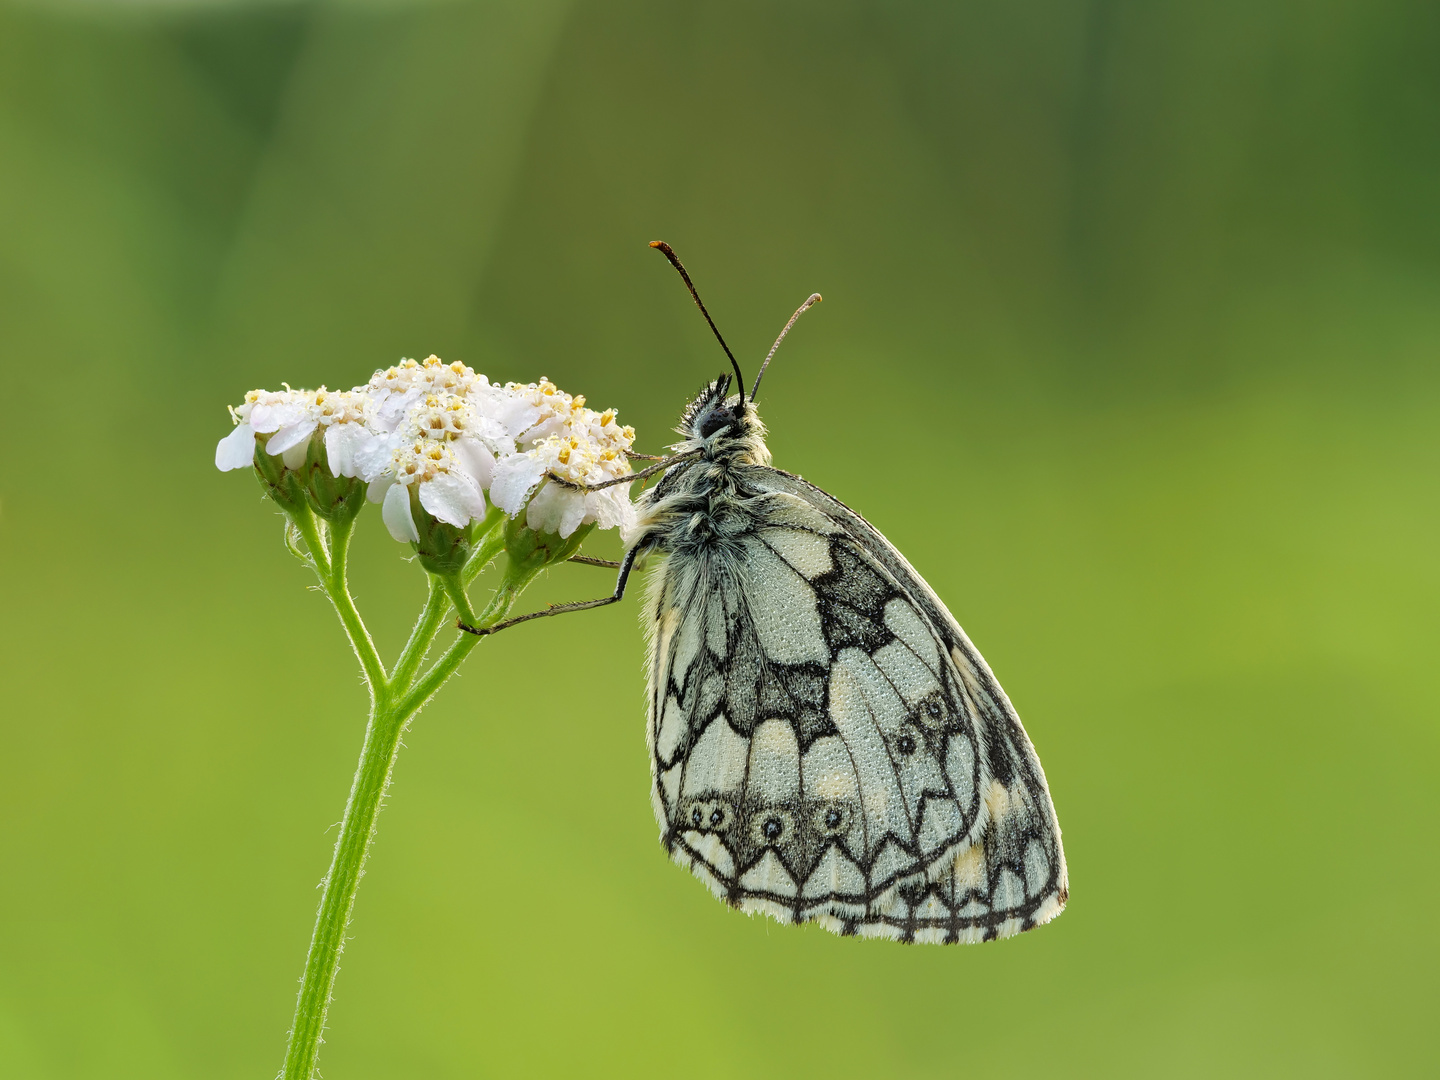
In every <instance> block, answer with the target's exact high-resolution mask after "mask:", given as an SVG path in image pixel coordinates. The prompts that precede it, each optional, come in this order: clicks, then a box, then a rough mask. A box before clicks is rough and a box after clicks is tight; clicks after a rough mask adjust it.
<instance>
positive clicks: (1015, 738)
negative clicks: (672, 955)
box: [647, 466, 1066, 941]
mask: <svg viewBox="0 0 1440 1080" xmlns="http://www.w3.org/2000/svg"><path fill="white" fill-rule="evenodd" d="M739 476H740V483H739V484H738V485H737V489H736V490H735V491H734V492H733V494H732V503H733V505H734V506H735V507H740V506H742V505H743V512H738V511H737V512H735V513H733V514H730V515H726V514H723V513H722V514H718V515H707V516H705V517H704V519H703V520H699V519H698V518H697V520H696V521H695V522H694V523H693V525H694V526H695V527H697V528H699V527H703V528H704V529H706V530H708V532H707V535H706V537H705V538H704V540H705V542H704V543H693V544H684V545H678V544H677V545H676V547H678V549H679V553H677V554H672V557H671V558H670V559H669V560H668V561H666V562H664V563H662V565H661V566H660V567H659V568H658V569H657V572H656V574H655V576H654V577H653V578H652V594H651V603H650V608H649V614H648V616H647V617H648V618H649V620H650V621H651V630H652V638H651V640H652V648H653V656H652V660H651V682H650V706H649V714H650V715H649V723H648V734H649V742H650V747H651V754H652V765H653V770H654V778H655V787H654V802H655V811H656V816H657V818H658V820H659V823H660V826H661V830H662V836H663V839H664V842H665V844H666V845H667V847H668V848H669V850H670V851H671V854H672V856H673V857H674V858H675V859H676V860H677V861H679V862H681V863H683V864H686V865H688V866H690V867H691V869H692V870H693V871H694V873H695V874H696V875H697V876H698V877H700V878H701V879H702V880H704V881H706V882H707V884H709V885H710V887H711V888H712V889H713V890H714V891H715V892H716V894H717V895H719V896H721V897H722V898H724V899H726V900H727V901H729V902H730V903H732V904H734V905H735V906H737V907H739V908H741V909H742V910H745V911H764V912H766V913H768V914H770V915H772V916H774V917H776V918H778V919H781V920H782V921H787V922H788V921H812V920H813V921H817V922H820V923H821V924H822V925H825V926H827V927H828V928H830V929H833V930H838V931H841V932H845V933H859V934H862V935H867V936H884V937H897V938H903V939H905V940H915V941H977V940H984V939H986V938H993V937H1002V936H1008V935H1010V934H1013V933H1016V932H1018V931H1020V930H1023V929H1028V928H1029V927H1030V926H1033V925H1036V924H1038V923H1041V922H1045V921H1048V920H1049V919H1050V918H1053V917H1054V915H1056V914H1058V913H1059V911H1060V909H1061V908H1062V907H1063V905H1064V902H1065V896H1066V881H1065V867H1064V856H1063V853H1062V850H1061V846H1060V834H1059V830H1058V828H1057V827H1056V824H1055V815H1054V810H1053V807H1052V806H1051V803H1050V797H1049V793H1048V790H1047V788H1046V785H1045V778H1044V774H1043V772H1042V771H1041V769H1040V764H1039V761H1038V760H1037V759H1036V757H1035V754H1034V751H1033V750H1032V749H1031V746H1030V743H1029V740H1028V738H1026V735H1025V732H1024V730H1023V728H1021V726H1020V722H1019V720H1018V718H1017V717H1016V716H1015V713H1014V710H1013V709H1011V707H1010V704H1009V702H1008V700H1006V698H1005V696H1004V693H1003V692H1002V691H1001V690H1000V688H999V686H998V684H997V683H996V682H995V680H994V677H993V676H992V675H991V673H990V671H989V668H988V667H986V665H985V662H984V660H983V659H981V658H980V655H979V653H978V652H976V650H975V649H974V647H973V646H972V645H971V644H970V642H969V640H968V639H967V638H966V637H965V635H964V633H963V632H962V631H961V630H960V627H959V626H958V624H956V622H955V620H954V619H953V618H952V617H951V616H950V614H949V612H948V611H946V610H945V608H944V605H942V604H941V603H940V601H939V600H938V599H937V598H936V597H935V595H934V594H933V593H932V592H931V591H930V589H929V588H928V586H926V584H925V583H924V581H923V580H922V579H921V578H920V577H919V575H917V574H916V573H915V571H914V570H913V569H911V567H910V566H909V564H908V563H906V562H905V560H904V558H903V557H902V556H900V554H899V553H898V552H897V551H895V549H894V548H893V547H892V546H891V545H890V544H889V543H888V542H887V541H886V540H885V539H884V538H883V537H882V536H881V535H880V534H879V533H878V532H877V531H876V530H875V529H874V528H873V527H871V526H870V525H869V524H868V523H867V522H865V521H864V519H863V518H861V517H860V516H859V515H857V514H855V513H853V512H852V511H850V510H849V509H848V508H846V507H845V506H844V505H843V504H841V503H840V502H839V501H838V500H835V499H833V498H832V497H830V496H829V495H827V494H825V493H824V492H822V491H820V490H819V489H818V488H815V487H813V486H812V485H810V484H807V483H805V482H804V481H802V480H800V479H799V478H798V477H793V476H791V475H789V474H787V473H783V472H780V471H778V470H774V469H769V468H765V467H760V466H752V467H748V468H745V469H744V470H743V473H740V474H739ZM671 550H672V551H675V550H676V548H672V549H671Z"/></svg>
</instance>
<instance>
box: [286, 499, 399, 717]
mask: <svg viewBox="0 0 1440 1080" xmlns="http://www.w3.org/2000/svg"><path fill="white" fill-rule="evenodd" d="M312 520H313V519H312ZM354 529H355V520H354V519H353V518H351V519H350V520H349V521H346V522H335V523H334V524H333V525H332V526H331V528H330V566H329V573H328V574H327V575H325V576H324V577H322V578H321V581H322V582H323V583H324V585H325V594H326V595H327V596H329V597H330V602H331V603H332V604H334V605H335V611H336V612H337V613H338V614H339V616H340V622H341V623H342V624H343V625H344V627H345V634H346V636H347V637H349V638H350V647H351V648H352V649H354V650H355V656H356V658H357V659H359V661H360V667H361V668H362V669H363V670H364V672H365V681H366V682H368V683H369V684H370V700H371V703H372V706H373V704H374V703H375V702H376V701H377V700H378V699H379V698H380V697H381V696H383V695H381V694H380V691H381V690H388V689H389V687H388V686H387V683H386V677H385V665H384V664H382V663H381V662H380V653H379V651H378V650H376V648H375V642H374V641H372V640H371V638H370V631H369V630H367V629H366V628H365V621H364V620H363V619H361V618H360V612H359V611H358V610H357V609H356V607H355V598H354V597H353V596H351V595H350V583H349V581H348V580H347V579H346V576H345V564H346V562H347V558H348V556H349V554H350V536H351V534H352V533H353V531H354ZM305 542H306V543H307V544H308V543H309V542H310V538H309V537H308V536H307V537H306V538H305Z"/></svg>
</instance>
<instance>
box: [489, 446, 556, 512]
mask: <svg viewBox="0 0 1440 1080" xmlns="http://www.w3.org/2000/svg"><path fill="white" fill-rule="evenodd" d="M543 475H545V464H544V463H543V462H540V461H536V460H535V459H534V458H532V457H530V456H529V455H527V454H515V455H514V456H512V457H508V458H502V459H501V460H500V461H498V462H497V463H496V464H495V475H494V477H493V478H492V479H491V483H490V501H491V502H492V503H494V504H495V505H496V506H498V507H499V508H500V509H501V510H504V511H505V513H507V514H509V515H510V516H511V517H515V516H516V515H517V514H519V513H520V508H521V507H522V506H524V505H525V498H526V496H528V495H529V494H530V489H531V488H533V487H534V486H535V485H536V484H538V483H539V482H540V477H542V476H543Z"/></svg>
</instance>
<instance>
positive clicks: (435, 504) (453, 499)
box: [420, 472, 485, 529]
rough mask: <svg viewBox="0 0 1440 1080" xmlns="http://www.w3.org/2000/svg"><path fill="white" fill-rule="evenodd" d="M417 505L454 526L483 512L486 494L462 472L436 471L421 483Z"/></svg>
mask: <svg viewBox="0 0 1440 1080" xmlns="http://www.w3.org/2000/svg"><path fill="white" fill-rule="evenodd" d="M420 505H421V506H423V507H424V508H425V509H426V510H428V511H429V512H430V513H431V514H432V515H434V516H435V517H437V518H439V519H440V520H441V521H443V522H445V524H447V525H454V526H455V527H456V528H457V529H458V528H463V527H464V526H466V525H468V524H470V519H471V518H481V517H484V516H485V496H484V495H482V494H480V489H479V488H478V487H476V486H475V482H474V481H473V480H471V479H470V478H469V477H468V476H465V475H464V474H463V473H449V472H442V473H438V474H437V475H436V476H435V479H433V480H426V481H425V482H424V483H422V484H421V485H420Z"/></svg>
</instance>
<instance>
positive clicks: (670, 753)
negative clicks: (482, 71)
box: [490, 241, 1069, 943]
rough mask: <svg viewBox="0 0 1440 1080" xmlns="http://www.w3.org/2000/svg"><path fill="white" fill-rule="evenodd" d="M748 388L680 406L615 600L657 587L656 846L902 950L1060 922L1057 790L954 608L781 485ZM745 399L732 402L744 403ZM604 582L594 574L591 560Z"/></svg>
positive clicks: (733, 898)
mask: <svg viewBox="0 0 1440 1080" xmlns="http://www.w3.org/2000/svg"><path fill="white" fill-rule="evenodd" d="M651 246H652V247H656V248H659V249H660V250H661V252H662V253H663V254H665V256H666V257H667V258H668V259H669V260H670V261H671V263H672V264H673V265H674V266H675V268H676V269H677V270H678V271H679V272H680V275H681V277H682V278H683V279H684V281H685V284H686V286H687V288H689V290H690V293H691V295H692V297H693V298H694V300H695V303H696V304H697V305H698V306H699V308H700V310H701V312H702V314H704V316H705V319H706V321H707V322H708V323H709V324H710V328H711V330H712V331H713V332H714V334H715V337H716V338H717V339H718V340H719V341H720V344H721V346H722V347H723V348H724V349H725V352H726V355H727V356H729V357H730V362H731V365H732V368H733V371H734V380H733V382H732V379H731V376H730V374H728V373H727V374H724V375H722V376H720V377H719V378H717V379H715V380H714V381H712V382H710V383H709V384H708V385H706V386H705V388H704V389H703V390H701V392H700V393H699V395H698V396H696V397H695V399H694V400H693V401H691V402H690V404H689V406H688V407H687V408H686V410H685V412H684V415H683V417H682V418H681V421H680V424H679V427H678V428H677V431H678V432H679V434H680V436H681V440H680V442H679V443H677V444H675V445H674V446H673V447H672V448H671V449H672V450H673V451H674V453H673V455H672V456H670V457H667V458H663V459H660V460H659V461H658V463H657V464H656V465H653V466H651V467H649V468H646V469H643V470H641V471H639V472H637V473H634V474H631V476H630V477H627V478H625V479H626V480H629V479H633V478H643V477H647V476H650V475H655V474H657V473H659V474H662V475H661V478H660V480H659V481H658V482H657V483H656V484H655V485H654V486H653V487H651V488H649V489H648V490H646V491H645V492H644V493H643V494H642V495H641V496H640V497H639V499H638V500H637V502H636V512H637V518H638V525H637V528H636V529H635V530H634V532H633V533H632V534H631V537H630V539H629V543H628V547H627V550H626V552H625V556H624V559H623V560H622V562H621V563H620V564H619V570H620V575H619V580H618V581H617V584H616V588H615V592H614V594H613V595H612V596H609V597H605V598H603V599H600V600H593V601H584V602H581V603H577V604H564V605H558V606H556V607H553V608H551V609H549V610H548V611H544V612H536V613H534V615H530V616H520V617H519V618H517V619H512V620H508V621H507V622H505V623H500V624H497V625H496V626H495V627H492V628H490V629H491V632H493V631H495V630H499V629H503V628H505V627H506V626H510V625H513V624H515V623H517V622H523V621H526V620H527V619H529V618H534V617H540V616H544V615H551V614H559V613H561V612H562V611H574V610H580V609H583V608H589V607H597V606H600V605H603V604H608V603H614V602H616V601H618V600H619V599H620V598H621V597H622V596H623V595H624V592H625V585H626V581H627V579H628V576H629V574H630V571H631V569H632V567H634V566H635V564H636V562H637V560H639V559H641V558H645V560H646V565H647V572H648V576H649V590H648V593H649V595H648V600H647V603H646V606H645V611H644V616H643V618H644V623H645V628H646V632H647V636H648V641H649V650H650V651H649V661H648V667H649V687H648V691H647V695H648V709H647V713H648V715H647V719H646V735H647V743H648V746H649V750H650V764H651V776H652V781H653V783H652V790H651V796H652V802H653V804H654V809H655V817H656V820H657V822H658V823H659V826H660V833H661V840H662V843H663V844H664V846H665V848H666V850H667V851H668V852H669V854H670V856H671V858H672V859H674V861H676V862H677V863H679V864H681V865H682V866H685V867H688V868H689V869H690V870H691V872H692V873H693V874H694V875H695V876H696V877H698V878H699V879H700V880H701V881H703V882H704V883H705V884H706V885H708V886H709V887H710V889H711V891H712V892H713V893H714V894H715V895H716V896H718V897H719V898H721V899H722V900H724V901H725V902H726V903H728V904H730V905H731V906H733V907H736V908H738V909H739V910H741V911H744V912H747V913H755V912H762V913H764V914H766V915H769V916H772V917H773V918H775V919H777V920H779V921H780V922H783V923H805V922H814V923H817V924H819V925H820V926H822V927H825V928H826V929H828V930H832V931H835V932H837V933H840V934H846V935H859V936H862V937H878V938H891V939H897V940H901V941H906V942H935V943H954V942H977V941H988V940H992V939H995V938H1003V937H1009V936H1011V935H1014V934H1017V933H1019V932H1021V931H1024V930H1028V929H1030V928H1032V927H1034V926H1038V925H1040V924H1042V923H1045V922H1048V921H1049V920H1051V919H1053V918H1054V917H1055V916H1056V915H1058V914H1060V912H1061V910H1062V909H1063V908H1064V906H1065V902H1066V899H1067V897H1068V888H1069V887H1068V880H1067V876H1066V869H1065V853H1064V849H1063V847H1062V845H1061V841H1060V828H1059V825H1058V824H1057V822H1056V818H1055V808H1054V806H1053V804H1052V802H1051V799H1050V792H1049V788H1048V786H1047V784H1046V781H1045V773H1044V770H1043V769H1042V768H1041V766H1040V760H1039V758H1038V757H1037V756H1036V754H1035V750H1034V748H1033V747H1032V746H1031V744H1030V740H1029V738H1028V737H1027V735H1026V733H1025V729H1024V728H1023V727H1022V726H1021V724H1020V718H1019V717H1018V716H1017V715H1016V713H1015V710H1014V708H1013V707H1012V706H1011V704H1010V701H1009V699H1008V698H1007V697H1006V696H1005V692H1004V691H1003V690H1002V689H1001V688H1000V684H999V683H998V682H997V681H996V679H995V676H994V675H993V674H992V673H991V671H990V668H989V666H988V665H987V664H986V663H985V660H984V658H983V657H981V655H980V653H979V651H978V650H977V649H976V648H975V646H974V645H973V644H971V642H970V639H969V638H968V637H966V635H965V632H964V631H963V630H962V629H961V628H960V625H959V623H957V622H956V621H955V619H954V617H953V616H952V615H951V614H950V612H949V610H948V609H947V608H946V607H945V605H944V604H943V603H942V602H941V601H940V599H939V598H938V597H937V596H936V595H935V593H934V592H933V590H931V588H930V586H929V585H927V584H926V583H925V580H924V579H923V578H922V577H921V576H920V575H919V574H918V573H916V572H915V570H914V569H913V568H912V567H911V566H910V564H909V563H908V562H906V561H905V558H904V556H903V555H901V554H900V552H898V551H897V550H896V549H895V548H894V546H893V545H891V544H890V542H889V541H888V540H886V539H885V537H884V536H882V535H881V534H880V532H879V531H878V530H876V529H875V527H874V526H872V525H871V524H870V523H869V522H867V521H866V520H865V519H864V518H863V517H861V516H860V515H859V514H857V513H855V512H854V511H853V510H851V509H850V508H849V507H847V506H846V505H845V504H844V503H842V502H840V500H838V499H836V498H835V497H834V496H832V495H829V494H828V493H826V492H825V491H822V490H821V489H820V488H818V487H816V486H814V485H813V484H810V483H807V482H806V481H805V480H803V479H801V478H800V477H799V476H796V475H794V474H791V473H788V472H785V471H783V470H780V469H777V468H774V467H773V466H772V465H771V463H770V462H771V456H770V451H769V449H768V448H767V446H766V443H765V427H764V425H763V424H762V423H761V421H760V417H759V414H758V412H757V410H756V407H755V394H756V392H757V391H758V389H759V385H760V379H761V378H762V377H763V376H764V373H765V369H766V367H767V366H768V365H769V363H770V358H771V357H772V356H774V354H775V349H776V348H778V347H779V344H780V342H781V341H782V340H784V337H785V335H786V333H788V332H789V330H790V328H791V327H792V326H793V325H794V324H795V321H796V320H797V319H798V318H799V316H800V315H801V314H802V313H803V312H804V311H805V310H807V309H808V308H809V307H810V306H811V305H813V304H814V303H816V302H818V301H819V299H820V297H819V295H818V294H817V295H814V296H811V297H810V299H808V300H807V301H806V302H805V304H803V305H802V306H801V308H800V309H799V310H798V311H796V313H795V315H794V316H792V317H791V319H790V321H789V322H788V323H787V324H786V326H785V329H784V330H783V331H782V332H781V334H780V337H779V338H778V339H777V340H776V342H775V346H774V347H772V348H771V350H770V353H769V355H767V356H766V358H765V362H764V363H763V364H762V365H761V368H760V373H759V374H758V375H757V376H756V379H755V383H754V385H753V386H752V387H751V389H750V393H749V396H748V398H747V397H746V394H745V389H744V380H743V378H742V377H741V375H740V367H739V364H738V362H737V361H736V360H735V357H734V354H733V353H731V352H730V349H729V347H728V346H726V345H725V339H724V338H723V337H721V335H720V331H719V330H718V329H717V328H716V327H715V323H714V321H713V320H712V319H711V318H710V314H709V312H708V311H706V309H705V305H704V304H703V303H702V302H701V300H700V296H699V293H698V292H696V290H695V287H694V285H693V283H692V282H691V280H690V276H689V274H688V273H687V272H686V271H685V268H684V267H683V266H682V265H681V263H680V260H679V259H678V258H677V257H676V256H675V254H674V252H673V251H672V250H671V249H670V248H669V246H668V245H666V244H664V243H662V242H660V241H657V242H655V243H654V244H652V245H651ZM732 388H733V389H734V390H735V391H736V392H735V393H733V394H732V393H731V392H730V391H731V389H732ZM587 561H595V560H587Z"/></svg>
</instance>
